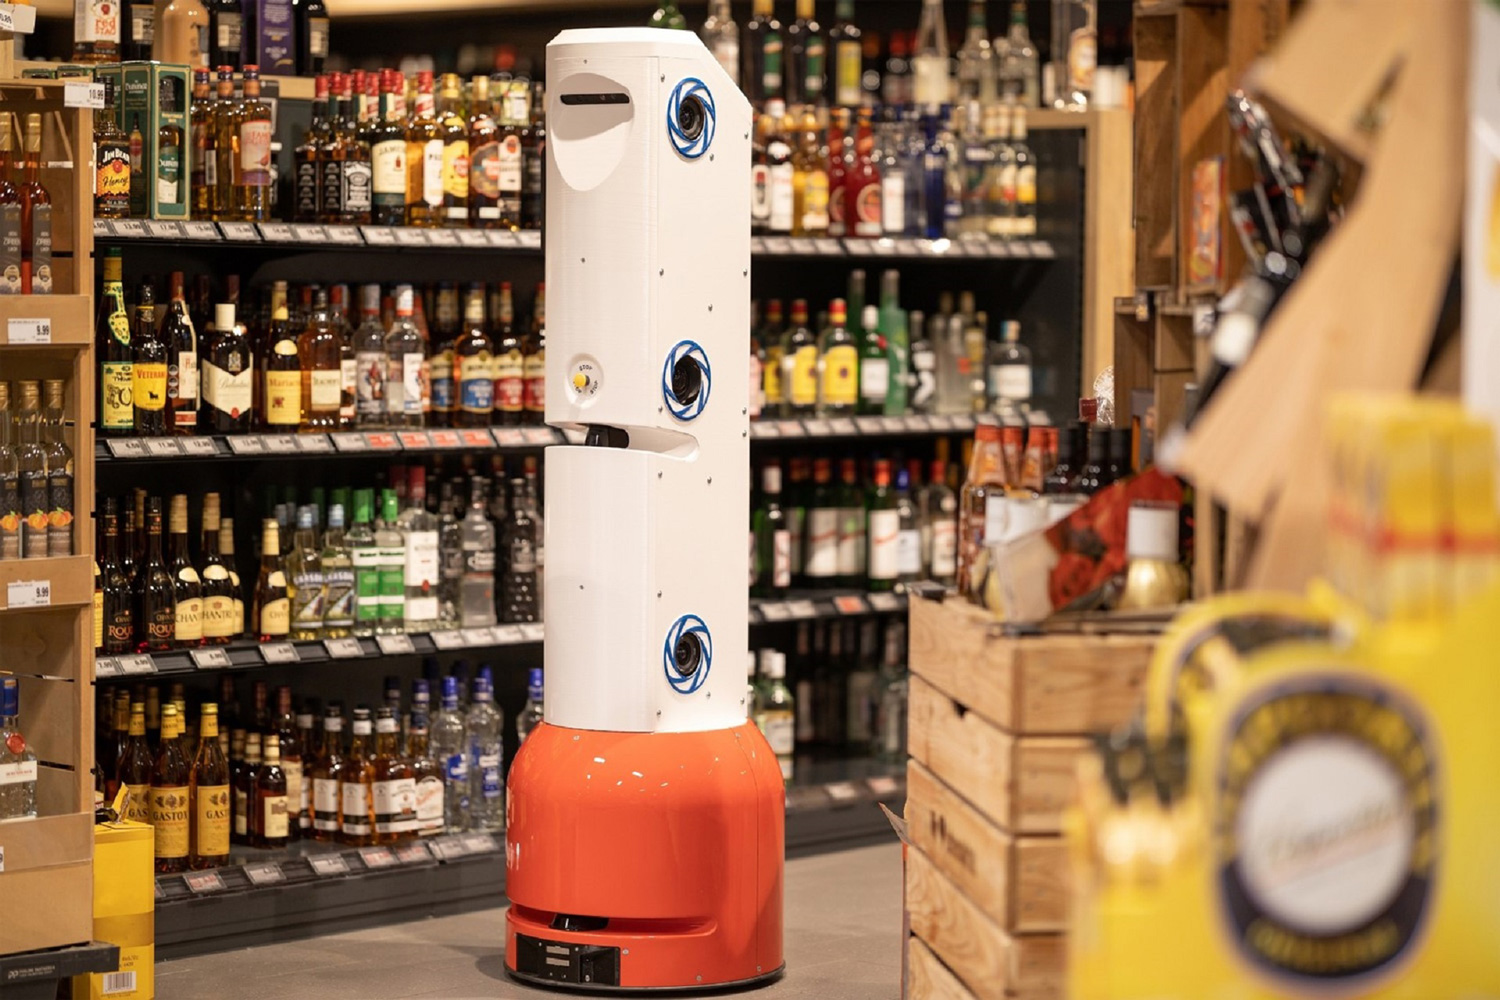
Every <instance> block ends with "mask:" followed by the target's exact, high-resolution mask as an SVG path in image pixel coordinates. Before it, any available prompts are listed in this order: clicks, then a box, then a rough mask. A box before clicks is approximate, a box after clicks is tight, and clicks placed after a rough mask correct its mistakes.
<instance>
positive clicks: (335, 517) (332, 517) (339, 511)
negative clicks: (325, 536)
mask: <svg viewBox="0 0 1500 1000" xmlns="http://www.w3.org/2000/svg"><path fill="white" fill-rule="evenodd" d="M328 526H329V527H330V528H342V527H343V526H344V505H343V504H341V503H336V504H333V505H332V506H330V507H329V508H328Z"/></svg>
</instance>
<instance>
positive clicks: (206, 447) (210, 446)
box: [177, 437, 219, 456]
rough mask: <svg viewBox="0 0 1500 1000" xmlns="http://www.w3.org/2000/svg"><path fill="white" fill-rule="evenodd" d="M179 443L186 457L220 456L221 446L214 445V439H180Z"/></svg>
mask: <svg viewBox="0 0 1500 1000" xmlns="http://www.w3.org/2000/svg"><path fill="white" fill-rule="evenodd" d="M177 443H178V444H179V445H180V446H181V447H182V451H183V454H186V455H212V456H217V455H218V454H219V446H218V445H216V444H214V439H213V438H205V437H190V438H179V439H178V441H177Z"/></svg>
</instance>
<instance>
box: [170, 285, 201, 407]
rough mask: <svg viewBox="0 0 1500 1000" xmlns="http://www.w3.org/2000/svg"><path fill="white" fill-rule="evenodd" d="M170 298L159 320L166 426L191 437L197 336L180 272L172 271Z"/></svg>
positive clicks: (194, 405) (194, 403)
mask: <svg viewBox="0 0 1500 1000" xmlns="http://www.w3.org/2000/svg"><path fill="white" fill-rule="evenodd" d="M170 288H171V298H170V299H169V300H168V302H167V314H166V315H165V316H163V317H162V321H161V339H162V340H163V341H165V343H166V347H167V410H168V414H169V416H168V420H167V425H168V429H169V431H170V433H173V434H191V433H193V430H194V429H195V428H196V427H197V425H198V388H199V374H198V334H197V331H195V330H194V329H193V320H192V317H190V316H189V315H188V308H187V301H186V300H185V299H184V298H183V296H182V272H181V271H173V272H172V276H171V283H170Z"/></svg>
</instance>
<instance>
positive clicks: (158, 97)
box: [117, 62, 192, 219]
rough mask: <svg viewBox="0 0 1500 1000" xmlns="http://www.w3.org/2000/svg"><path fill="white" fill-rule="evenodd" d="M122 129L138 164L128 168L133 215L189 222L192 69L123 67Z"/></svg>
mask: <svg viewBox="0 0 1500 1000" xmlns="http://www.w3.org/2000/svg"><path fill="white" fill-rule="evenodd" d="M120 74H121V86H120V89H119V90H118V91H117V93H118V94H119V98H118V100H117V104H118V107H119V109H120V128H121V129H123V130H124V132H125V134H126V135H128V136H129V137H130V145H131V150H132V153H133V151H134V150H135V148H136V143H137V142H139V143H140V150H141V155H140V161H139V163H136V162H134V156H132V163H131V165H130V166H131V169H130V214H131V215H132V216H133V217H135V218H151V219H186V218H187V217H188V206H189V205H190V204H191V197H192V196H191V192H190V191H189V188H190V186H191V185H190V183H189V179H190V178H191V176H192V142H191V141H190V140H191V136H192V123H191V122H192V108H191V102H192V71H191V70H190V69H189V68H188V67H187V66H174V65H170V64H167V63H154V62H127V63H121V64H120Z"/></svg>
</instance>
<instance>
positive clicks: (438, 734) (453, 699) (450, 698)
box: [431, 677, 470, 833]
mask: <svg viewBox="0 0 1500 1000" xmlns="http://www.w3.org/2000/svg"><path fill="white" fill-rule="evenodd" d="M458 692H459V682H458V679H457V678H455V677H444V678H443V686H442V698H441V700H440V702H439V709H438V712H437V714H436V715H434V716H433V718H432V734H431V742H432V756H433V759H434V760H436V762H437V765H438V767H439V768H440V769H441V771H442V776H443V827H444V829H445V830H446V831H447V832H448V833H459V832H461V831H463V830H466V829H468V827H469V802H470V799H469V734H468V730H467V727H466V725H465V722H464V715H463V713H462V712H461V711H460V710H459V703H458Z"/></svg>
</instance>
